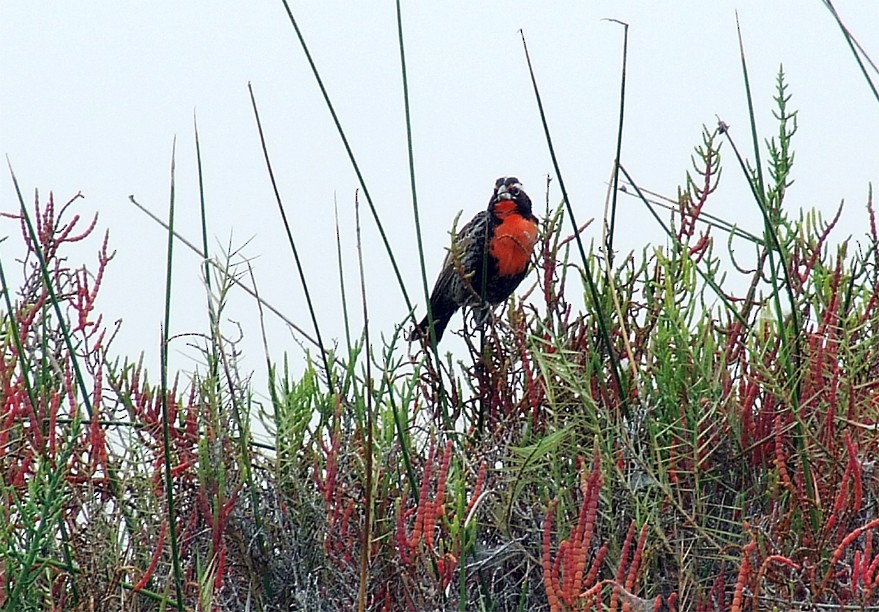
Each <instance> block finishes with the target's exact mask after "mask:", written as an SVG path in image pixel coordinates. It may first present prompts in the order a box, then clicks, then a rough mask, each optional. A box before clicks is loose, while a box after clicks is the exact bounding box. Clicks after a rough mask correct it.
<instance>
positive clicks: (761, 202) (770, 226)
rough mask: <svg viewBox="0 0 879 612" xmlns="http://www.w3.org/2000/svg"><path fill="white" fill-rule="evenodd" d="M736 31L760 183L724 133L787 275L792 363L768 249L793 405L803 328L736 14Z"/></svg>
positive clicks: (776, 280)
mask: <svg viewBox="0 0 879 612" xmlns="http://www.w3.org/2000/svg"><path fill="white" fill-rule="evenodd" d="M736 31H737V33H738V37H739V53H740V55H741V58H742V75H743V77H744V80H745V95H746V97H747V102H748V117H749V119H750V124H751V140H752V143H753V146H754V170H755V172H756V180H757V184H756V185H755V184H754V180H753V178H752V177H751V176H750V175H749V174H748V172H747V165H746V164H745V163H744V160H743V159H742V156H741V155H740V154H739V151H738V149H737V148H736V146H735V142H734V141H733V139H732V137H731V136H730V134H729V129H728V128H726V129H724V133H725V134H726V137H727V139H728V140H729V142H730V144H731V145H732V148H733V151H734V152H735V154H736V157H737V158H738V160H739V164H740V165H741V166H742V169H743V170H744V172H745V176H746V178H747V179H748V183H749V184H750V185H751V191H752V193H753V194H754V198H755V199H756V201H757V205H758V206H759V207H760V212H761V213H762V214H763V224H764V228H765V234H766V236H767V237H768V238H771V241H770V240H767V242H771V243H772V245H773V246H774V247H775V249H777V250H778V255H779V257H780V258H781V262H780V263H781V269H782V272H783V273H784V281H785V289H786V290H787V296H788V300H789V301H790V316H791V321H792V325H793V329H794V347H793V359H794V362H793V363H791V362H790V358H791V353H790V338H789V337H788V332H787V331H786V326H785V323H784V311H783V309H782V307H781V295H780V291H779V287H778V279H777V278H776V276H775V271H776V269H777V266H776V265H775V257H774V255H773V249H769V253H768V255H769V269H770V270H771V273H770V275H769V280H770V281H771V282H772V289H773V301H774V302H775V310H776V316H777V317H778V325H779V330H780V332H781V338H782V342H783V343H784V345H785V349H786V350H785V364H786V366H787V369H788V375H790V376H791V378H793V379H794V383H795V396H794V397H793V398H792V401H793V403H794V405H796V404H797V403H798V402H799V397H800V379H799V376H796V375H795V371H794V370H799V365H800V332H799V330H800V325H799V313H798V312H797V301H796V299H795V298H794V293H793V285H792V283H791V277H790V270H789V260H790V258H789V257H788V254H787V253H786V252H785V249H784V247H783V245H782V244H781V241H780V240H779V238H778V232H777V231H776V228H775V221H776V219H774V218H773V211H770V210H769V202H767V201H766V187H765V183H764V182H763V163H762V160H761V159H760V141H759V139H758V138H757V118H756V115H755V113H754V102H753V97H752V96H751V81H750V79H749V77H748V64H747V62H746V61H745V45H744V43H743V42H742V29H741V27H740V25H739V17H738V13H736ZM775 214H776V216H777V215H778V214H779V211H775Z"/></svg>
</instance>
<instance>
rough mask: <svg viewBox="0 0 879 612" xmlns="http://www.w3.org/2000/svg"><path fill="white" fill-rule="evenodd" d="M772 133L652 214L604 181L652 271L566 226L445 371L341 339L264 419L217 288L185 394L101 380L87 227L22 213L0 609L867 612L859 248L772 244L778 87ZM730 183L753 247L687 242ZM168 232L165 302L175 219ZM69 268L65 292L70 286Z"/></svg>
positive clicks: (222, 284)
mask: <svg viewBox="0 0 879 612" xmlns="http://www.w3.org/2000/svg"><path fill="white" fill-rule="evenodd" d="M291 18H292V14H291ZM294 25H295V22H294ZM745 76H746V82H747V72H745ZM535 91H536V85H535ZM328 103H329V100H328ZM254 110H256V105H255V104H254ZM775 113H776V117H777V122H778V124H777V133H776V135H775V136H774V137H773V138H770V139H769V140H768V142H767V143H766V146H765V147H760V146H758V145H757V144H756V143H757V138H756V131H755V133H754V138H753V140H754V142H755V146H754V159H753V160H752V161H750V162H748V161H746V160H745V159H744V156H743V155H741V153H740V152H739V148H738V146H737V143H736V141H735V139H734V138H733V136H732V135H731V134H730V133H729V130H728V129H727V128H726V126H725V125H724V124H723V123H722V122H721V123H720V124H719V125H718V126H717V127H714V128H705V129H704V131H703V135H702V141H701V143H700V144H699V146H698V147H697V148H696V154H695V155H694V158H693V159H694V164H693V168H692V170H691V171H690V172H688V173H687V174H686V175H685V177H684V179H683V186H682V187H681V188H680V190H679V192H678V194H677V196H676V197H675V198H672V199H671V200H666V201H664V202H663V201H661V200H659V199H657V198H655V197H653V196H651V197H648V195H647V193H646V192H645V191H644V190H643V189H642V188H640V187H639V186H638V185H637V184H636V182H635V181H634V180H633V179H632V177H631V176H629V175H628V173H626V171H625V169H624V168H623V167H622V166H619V168H620V171H621V175H622V176H621V179H620V189H618V190H617V191H616V192H615V193H616V195H615V196H614V202H613V205H614V206H615V199H616V197H620V196H622V197H626V195H628V196H631V197H635V198H637V199H638V200H639V201H640V202H641V203H642V205H643V206H644V207H645V209H646V210H648V211H649V212H651V213H652V214H653V215H654V216H655V218H656V220H657V222H658V223H660V224H662V226H663V227H665V228H666V230H667V232H668V241H667V244H666V245H665V246H656V245H651V246H647V247H645V248H644V250H643V251H642V252H641V253H637V254H635V253H633V254H629V255H626V256H621V255H617V256H614V254H613V251H612V250H610V249H608V248H607V245H609V244H612V232H610V240H607V241H605V242H604V243H603V245H602V247H601V248H595V247H593V248H592V249H591V250H590V251H589V252H588V253H586V252H585V249H584V246H583V244H582V242H581V239H580V235H579V230H576V231H575V230H574V229H566V228H567V227H572V228H573V227H576V224H573V223H572V221H573V218H572V213H573V210H572V209H571V207H570V206H569V205H568V204H569V203H568V202H567V201H566V199H565V201H563V202H562V203H561V205H560V206H559V207H558V208H557V209H555V210H547V211H546V212H545V215H544V218H543V219H542V229H543V234H542V236H543V238H542V242H541V244H540V246H539V252H537V253H536V261H535V271H534V272H533V273H532V275H531V277H530V278H529V281H530V280H531V279H533V282H532V285H531V287H530V288H528V289H526V290H525V291H524V292H521V291H520V293H523V295H521V298H517V299H516V300H511V302H510V303H509V304H508V306H507V307H505V308H504V310H503V312H501V313H499V314H498V316H497V317H496V320H495V321H494V323H493V324H492V325H491V326H489V327H488V328H486V329H485V330H483V331H482V333H480V332H479V331H475V330H472V329H470V330H469V331H468V332H467V338H468V346H469V355H467V356H465V357H464V358H462V359H461V360H460V361H457V362H456V361H455V360H454V359H453V358H452V357H451V356H450V355H447V356H443V355H442V354H441V353H439V352H438V351H437V350H435V348H426V347H424V348H419V347H418V346H414V345H413V346H411V347H409V346H408V345H407V344H405V343H404V342H403V340H402V335H403V332H404V328H403V326H402V325H401V327H400V328H398V329H396V330H395V333H394V334H393V335H391V336H390V337H389V338H386V339H385V338H383V339H382V341H381V342H376V341H374V338H373V336H370V333H369V331H370V330H369V329H368V328H365V329H362V330H352V332H353V337H352V339H351V342H350V343H349V348H348V351H347V353H344V354H340V353H332V352H328V351H326V350H325V348H324V346H323V345H322V343H320V342H317V343H316V344H317V346H315V348H314V351H313V354H312V355H311V356H310V358H309V359H308V361H307V362H306V364H305V365H304V366H299V365H297V366H296V367H294V368H290V367H289V366H288V363H287V362H286V361H285V362H283V363H281V364H278V363H272V364H270V371H271V376H270V379H271V382H270V389H269V390H268V391H269V392H268V394H267V395H269V396H270V397H271V402H270V403H268V404H261V403H259V402H257V401H255V399H254V391H253V389H252V387H251V383H250V381H249V380H248V378H247V376H246V375H245V374H244V373H242V372H241V371H240V369H239V367H238V363H237V360H236V356H237V354H238V353H237V350H236V346H235V344H234V343H233V342H231V341H230V340H229V339H228V338H227V337H226V336H225V335H224V333H223V330H222V325H221V322H222V321H223V320H224V318H225V314H224V313H225V307H226V297H227V295H228V293H229V292H230V291H232V290H234V289H235V287H236V284H237V283H239V282H241V276H242V274H241V270H237V269H236V268H235V267H234V266H233V265H232V264H231V263H230V260H229V259H222V258H220V259H219V260H215V261H214V264H213V265H206V268H205V271H206V277H207V278H208V279H209V281H208V282H207V283H206V286H207V288H208V297H209V300H208V304H209V314H210V321H211V322H212V324H211V328H210V329H209V330H208V332H207V333H206V334H205V344H204V347H203V354H204V364H205V365H204V367H203V368H201V369H200V370H199V371H197V372H196V373H195V374H192V375H191V377H189V378H187V379H185V380H180V379H179V377H171V376H169V373H168V372H167V365H166V364H165V367H163V370H162V372H161V374H160V381H159V382H158V383H157V382H156V381H154V380H150V378H149V377H148V375H147V373H146V371H145V369H144V367H143V366H142V364H141V363H140V362H138V361H132V360H128V359H124V358H122V359H120V358H118V357H116V356H114V354H113V352H112V350H111V346H112V340H113V331H112V329H109V328H108V327H107V326H106V324H105V323H104V321H103V320H102V318H101V316H100V314H99V313H98V312H96V310H95V307H94V305H95V299H96V296H97V294H98V292H99V290H100V286H101V280H102V277H103V274H104V272H105V270H106V269H108V267H111V266H112V258H113V255H112V251H111V247H110V245H109V244H108V240H107V238H106V237H104V239H103V240H99V239H96V236H95V235H94V229H95V227H96V223H95V221H92V222H91V223H89V224H87V225H86V224H84V222H83V221H82V219H80V218H79V217H78V216H77V215H76V213H75V211H76V200H77V198H76V197H74V198H73V199H71V200H70V201H69V202H67V203H66V204H65V205H64V206H60V207H59V206H57V205H56V203H55V202H54V199H53V197H52V196H51V195H50V196H49V198H48V199H47V200H46V201H45V202H44V201H42V200H41V199H40V198H39V197H37V198H36V201H35V203H34V205H33V206H32V207H28V206H26V205H25V202H24V200H23V198H22V196H21V192H20V191H19V193H18V198H19V202H20V211H19V212H18V213H16V214H15V217H17V218H18V219H20V220H21V231H22V235H23V237H24V239H25V243H26V246H27V252H26V253H25V254H24V256H23V258H22V261H23V265H24V270H25V275H24V282H23V283H22V285H21V286H20V287H18V288H17V289H13V288H12V287H10V285H9V284H8V283H7V277H8V273H9V265H10V262H8V261H0V281H2V285H3V306H2V310H0V343H2V345H3V347H2V348H3V350H2V353H0V354H2V356H3V358H2V361H0V495H2V499H3V503H2V504H0V513H2V522H0V525H2V526H0V603H2V605H3V606H4V607H5V608H6V609H15V610H44V609H45V610H162V609H169V608H170V609H174V608H177V609H181V610H182V609H199V610H201V609H204V610H213V609H217V610H242V609H262V610H288V609H308V610H348V609H354V608H356V607H360V608H361V609H374V610H398V609H400V610H404V609H408V610H429V609H467V610H475V609H485V610H542V609H549V610H587V609H594V608H599V609H604V607H605V606H608V607H610V609H611V610H660V609H665V610H678V609H679V610H757V609H772V608H773V607H777V608H779V609H791V608H801V609H848V608H850V609H863V608H866V607H870V606H879V533H877V531H879V519H877V518H876V517H877V516H879V512H877V504H879V499H877V498H876V493H875V492H876V491H877V490H879V488H877V474H876V472H875V469H874V462H875V456H874V455H875V448H877V446H876V445H877V442H879V440H877V438H879V387H877V382H879V376H877V363H879V362H877V359H879V330H877V326H879V278H877V275H879V250H877V247H879V233H877V228H876V223H875V215H874V208H873V202H872V193H870V195H869V196H868V197H867V201H866V212H865V216H866V217H867V218H868V220H869V224H868V227H869V232H868V233H867V234H866V236H865V237H864V239H863V242H862V243H860V244H856V243H855V242H853V241H852V240H850V239H845V240H836V239H834V237H833V228H834V224H835V222H836V218H834V219H831V220H829V221H828V220H824V219H822V218H821V216H820V215H818V214H816V213H813V212H809V213H796V214H794V213H792V212H791V211H792V210H795V208H794V207H793V206H792V205H791V203H790V202H787V201H786V191H787V188H788V186H789V185H790V184H791V182H792V180H793V177H794V174H793V167H794V164H793V162H794V154H793V148H792V141H793V137H794V135H795V132H796V127H797V120H796V112H795V111H794V110H793V109H792V108H791V106H790V94H789V93H788V90H787V85H786V83H785V81H784V76H783V73H782V72H781V71H779V75H778V81H777V84H776V92H775ZM547 136H548V138H549V135H548V134H547ZM549 142H550V145H551V140H550V141H549ZM349 153H350V150H349ZM353 160H354V158H353V154H352V161H353ZM729 160H731V161H732V165H731V171H734V172H735V171H742V172H744V173H745V175H746V176H747V178H748V180H749V183H750V185H751V187H752V190H753V202H754V204H755V205H756V206H758V207H759V209H760V211H761V212H762V214H763V217H764V220H765V226H764V231H763V233H762V234H761V235H759V236H758V235H752V234H749V233H747V232H744V231H743V230H741V229H739V228H737V227H735V225H733V220H731V219H726V220H724V219H721V218H717V217H714V216H710V215H709V213H708V210H710V201H711V200H712V197H714V194H715V193H716V192H717V189H719V184H720V183H719V179H720V176H721V170H722V168H724V167H726V168H728V169H727V172H729V171H730V169H729ZM722 161H723V162H724V163H722ZM267 162H268V158H267ZM724 164H726V166H725V165H724ZM558 178H559V180H560V182H561V176H559V177H558ZM16 188H18V186H17V184H16ZM172 194H173V190H172ZM279 204H280V200H279ZM369 204H370V207H371V202H370V203H369ZM660 209H663V210H660ZM371 210H372V213H373V214H374V215H375V209H374V208H371ZM416 211H417V208H416ZM667 211H668V212H667ZM170 213H171V214H170V223H169V225H170V228H169V243H168V266H169V272H170V269H171V267H172V262H173V256H172V245H173V237H172V236H173V195H172V201H171V211H170ZM7 216H11V215H7ZM837 216H838V215H837ZM375 219H376V220H378V219H377V216H376V217H375ZM569 224H570V225H569ZM611 225H612V224H611ZM83 241H85V242H88V243H89V244H97V245H99V246H98V258H97V262H96V263H95V264H94V265H93V267H92V270H91V271H87V270H86V269H85V268H82V267H78V266H75V265H74V264H72V263H71V261H70V259H69V257H68V255H67V252H68V251H67V250H68V248H69V246H70V245H71V244H72V243H75V242H83ZM733 245H735V248H733ZM389 252H390V254H391V257H393V252H392V251H391V250H390V247H389ZM204 253H205V254H207V246H206V244H205V246H204ZM339 263H340V265H342V262H341V260H340V262H339ZM169 279H170V274H169ZM302 279H303V282H304V283H305V286H306V287H307V275H303V277H302ZM168 284H169V288H168V303H169V304H170V296H171V294H172V292H171V290H170V280H169V283H168ZM524 286H525V285H523V287H524ZM736 286H741V287H744V289H743V291H740V292H737V291H733V290H732V289H730V288H731V287H736ZM584 301H585V304H586V307H585V308H584V307H582V306H581V304H583V303H584ZM354 307H355V306H354V304H353V302H352V303H350V304H349V303H346V309H351V308H354ZM357 307H359V308H362V309H364V311H366V312H368V309H369V302H368V300H366V299H365V298H364V299H363V300H362V301H361V303H360V304H359V306H357ZM169 312H170V308H169ZM346 312H347V310H346ZM167 321H168V320H167V318H166V325H165V328H166V329H167ZM346 324H347V321H346ZM467 327H470V326H469V325H468V326H467ZM316 332H318V333H316V334H315V336H316V338H317V339H319V338H320V335H319V330H316ZM166 345H167V338H166ZM407 347H408V348H407ZM257 423H259V424H260V426H261V427H264V428H265V429H266V430H267V431H268V432H269V434H270V436H271V438H272V440H273V442H272V444H271V446H270V447H266V446H265V445H261V444H258V443H256V442H255V441H254V438H253V436H252V432H251V427H253V426H255V424H257ZM846 607H848V608H846Z"/></svg>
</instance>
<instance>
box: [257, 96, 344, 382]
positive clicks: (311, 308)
mask: <svg viewBox="0 0 879 612" xmlns="http://www.w3.org/2000/svg"><path fill="white" fill-rule="evenodd" d="M247 90H248V91H249V92H250V103H251V105H252V106H253V115H254V117H255V118H256V127H257V130H258V131H259V140H260V144H261V145H262V152H263V156H264V157H265V160H266V168H267V169H268V171H269V180H270V181H271V183H272V190H273V191H274V193H275V202H277V204H278V211H279V212H280V213H281V220H282V221H283V223H284V230H285V231H286V232H287V242H288V243H289V244H290V250H291V251H293V259H294V260H295V262H296V270H297V272H298V273H299V281H300V282H301V283H302V291H303V293H304V294H305V301H306V302H307V304H308V314H309V315H310V316H311V323H312V325H313V326H314V336H315V338H317V344H318V348H319V350H320V356H321V360H322V361H323V366H324V371H325V372H326V374H327V385H329V386H330V388H332V387H333V372H332V370H331V368H330V361H329V358H328V356H327V349H326V345H324V341H323V339H322V338H321V334H320V325H318V323H317V315H316V314H315V312H314V303H313V302H312V301H311V292H310V291H309V290H308V280H307V279H306V278H305V271H304V270H303V268H302V260H301V259H299V250H298V249H297V248H296V241H295V240H293V232H292V230H291V229H290V223H289V222H288V221H287V212H286V211H285V210H284V203H283V202H282V201H281V193H280V192H279V191H278V183H277V181H275V172H274V170H273V169H272V162H271V159H269V150H268V147H267V145H266V139H265V134H264V133H263V129H262V122H261V121H260V118H259V110H257V108H256V97H255V96H254V94H253V87H252V86H251V84H250V83H248V84H247Z"/></svg>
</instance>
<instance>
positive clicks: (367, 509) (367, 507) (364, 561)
mask: <svg viewBox="0 0 879 612" xmlns="http://www.w3.org/2000/svg"><path fill="white" fill-rule="evenodd" d="M354 218H355V225H356V228H357V263H358V266H359V269H360V296H361V301H362V304H363V345H364V351H365V357H366V359H365V361H366V383H365V389H366V436H365V437H366V448H365V451H366V492H365V494H364V501H363V503H364V509H363V544H362V545H361V549H360V592H359V595H358V598H357V609H358V611H359V612H365V610H366V594H367V593H366V587H367V583H368V580H369V549H370V546H371V544H372V503H373V501H372V493H373V491H372V452H373V449H372V359H370V344H369V308H368V306H367V300H366V274H365V273H364V271H363V244H362V242H361V240H360V203H359V201H358V200H357V199H355V200H354Z"/></svg>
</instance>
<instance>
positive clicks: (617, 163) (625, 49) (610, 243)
mask: <svg viewBox="0 0 879 612" xmlns="http://www.w3.org/2000/svg"><path fill="white" fill-rule="evenodd" d="M608 21H611V22H613V23H618V24H620V25H621V26H623V68H622V74H621V76H620V118H619V125H618V127H617V153H616V159H615V160H614V169H613V192H612V194H611V204H610V230H609V231H608V234H607V243H606V244H607V261H608V268H607V271H606V273H607V274H608V275H610V271H611V266H612V265H613V255H614V252H613V237H614V234H615V229H616V217H617V195H618V194H619V183H620V160H621V159H622V150H623V120H624V119H625V116H626V62H627V58H628V49H629V24H628V23H624V22H622V21H619V20H618V19H609V20H608Z"/></svg>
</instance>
